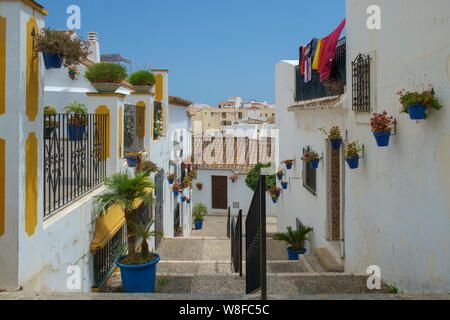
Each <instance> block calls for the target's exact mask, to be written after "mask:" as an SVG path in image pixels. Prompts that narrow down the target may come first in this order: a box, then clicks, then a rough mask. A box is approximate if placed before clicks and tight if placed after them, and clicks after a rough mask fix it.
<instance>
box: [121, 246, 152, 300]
mask: <svg viewBox="0 0 450 320" xmlns="http://www.w3.org/2000/svg"><path fill="white" fill-rule="evenodd" d="M154 255H155V257H156V259H155V260H153V261H152V262H149V263H146V264H142V265H138V266H127V265H124V264H121V263H120V261H121V260H122V259H123V258H125V256H124V257H120V258H118V259H117V260H116V265H117V266H118V267H119V268H120V274H121V276H122V284H123V289H124V291H125V293H154V292H155V279H156V264H157V263H158V262H159V260H160V256H159V255H158V254H156V253H154Z"/></svg>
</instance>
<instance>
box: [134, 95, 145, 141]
mask: <svg viewBox="0 0 450 320" xmlns="http://www.w3.org/2000/svg"><path fill="white" fill-rule="evenodd" d="M136 107H140V108H136V124H138V123H139V122H140V121H142V132H139V126H138V125H136V136H137V137H139V138H144V137H145V129H146V128H145V114H146V112H147V111H146V105H145V102H144V101H139V102H138V103H136Z"/></svg>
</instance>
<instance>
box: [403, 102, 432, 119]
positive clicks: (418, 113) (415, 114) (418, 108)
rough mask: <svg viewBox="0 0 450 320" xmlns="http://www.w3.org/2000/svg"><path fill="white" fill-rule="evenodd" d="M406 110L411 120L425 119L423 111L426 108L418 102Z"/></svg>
mask: <svg viewBox="0 0 450 320" xmlns="http://www.w3.org/2000/svg"><path fill="white" fill-rule="evenodd" d="M407 108H408V113H409V117H410V119H411V120H423V119H425V111H426V109H427V108H426V107H425V106H424V105H423V104H422V102H418V103H416V104H415V105H412V106H410V105H408V106H407Z"/></svg>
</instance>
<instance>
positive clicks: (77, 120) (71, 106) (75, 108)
mask: <svg viewBox="0 0 450 320" xmlns="http://www.w3.org/2000/svg"><path fill="white" fill-rule="evenodd" d="M64 111H65V112H66V114H71V113H73V114H74V115H73V116H71V117H70V119H69V120H68V123H69V124H71V125H85V124H87V117H86V115H87V113H88V109H87V107H86V105H84V104H82V103H79V102H78V101H77V100H74V101H73V102H70V103H68V104H67V105H66V106H65V107H64Z"/></svg>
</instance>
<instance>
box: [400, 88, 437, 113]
mask: <svg viewBox="0 0 450 320" xmlns="http://www.w3.org/2000/svg"><path fill="white" fill-rule="evenodd" d="M397 95H399V96H400V98H399V101H400V103H401V104H402V109H401V111H400V112H402V113H408V114H409V111H408V107H409V106H413V105H415V104H417V103H419V102H421V103H422V104H423V105H424V106H425V107H426V108H427V110H428V109H436V110H439V109H441V108H442V105H441V104H440V103H439V100H438V98H437V97H436V96H435V95H434V92H433V90H432V89H431V90H427V91H423V92H417V91H413V92H410V91H405V90H404V89H403V90H401V91H399V92H397ZM425 116H426V114H425Z"/></svg>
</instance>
